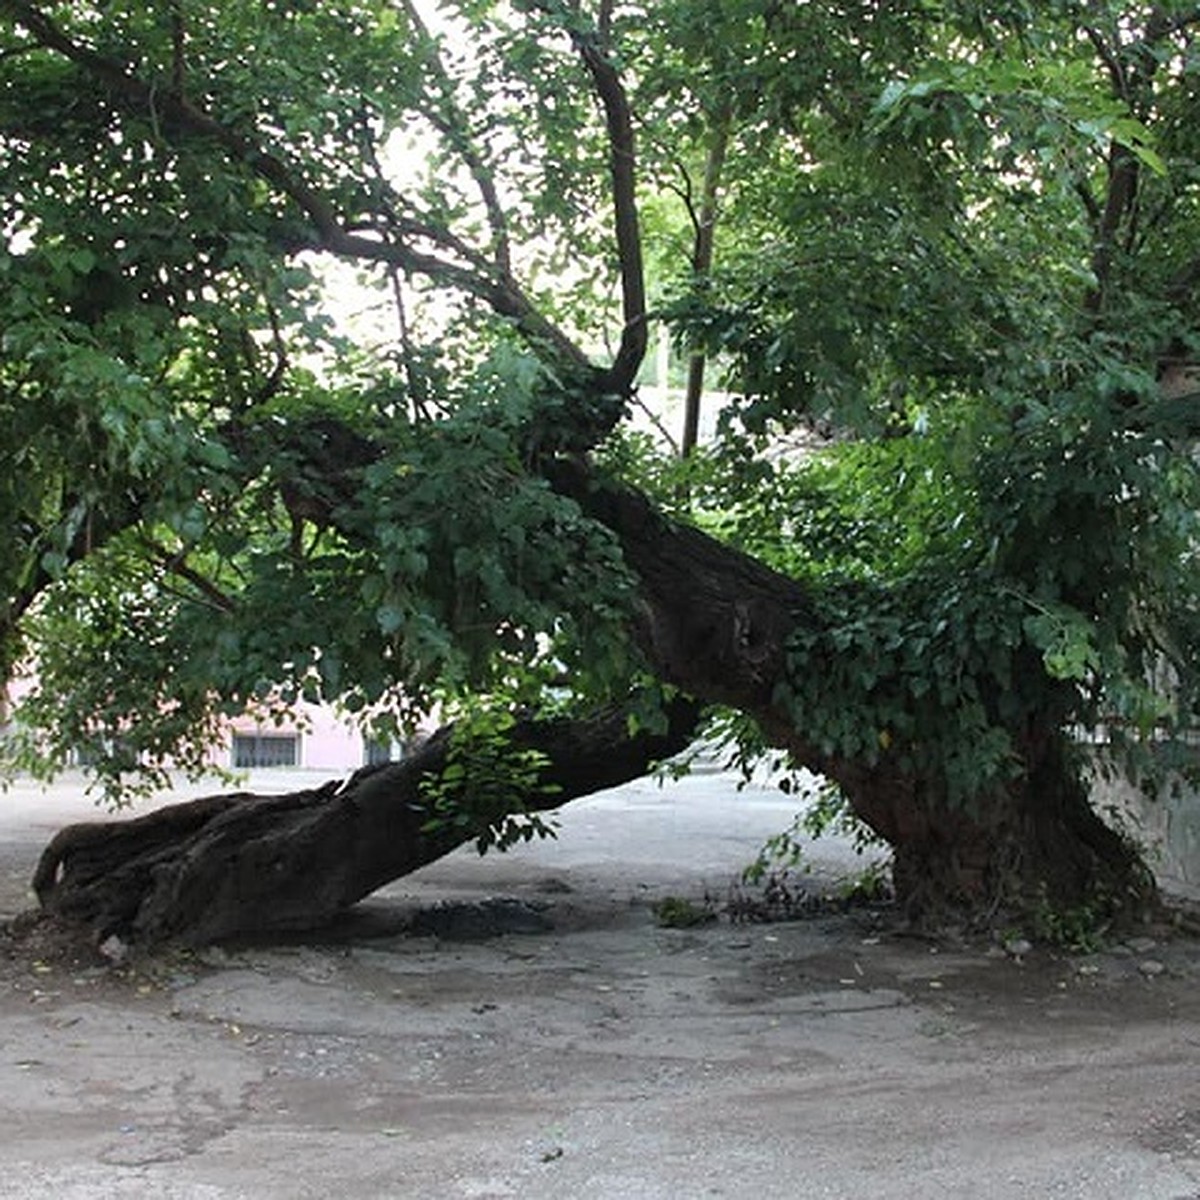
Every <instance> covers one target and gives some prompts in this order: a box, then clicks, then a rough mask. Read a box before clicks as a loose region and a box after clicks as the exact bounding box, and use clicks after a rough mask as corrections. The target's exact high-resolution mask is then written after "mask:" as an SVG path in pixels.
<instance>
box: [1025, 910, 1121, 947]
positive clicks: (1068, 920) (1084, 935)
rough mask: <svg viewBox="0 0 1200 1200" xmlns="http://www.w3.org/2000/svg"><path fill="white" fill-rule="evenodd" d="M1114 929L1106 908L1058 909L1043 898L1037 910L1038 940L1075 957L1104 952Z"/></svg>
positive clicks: (1034, 912) (1034, 919) (1035, 929)
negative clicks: (1068, 952) (1076, 955)
mask: <svg viewBox="0 0 1200 1200" xmlns="http://www.w3.org/2000/svg"><path fill="white" fill-rule="evenodd" d="M1111 929H1112V921H1111V918H1110V917H1109V915H1108V906H1106V905H1093V904H1079V905H1076V906H1075V907H1073V908H1056V907H1055V906H1054V905H1052V904H1051V903H1050V902H1049V901H1048V900H1046V899H1044V898H1043V899H1042V900H1041V901H1040V902H1039V903H1038V905H1037V907H1036V908H1035V909H1034V911H1033V936H1034V938H1035V939H1036V940H1037V941H1039V942H1045V943H1046V944H1048V945H1051V946H1057V947H1058V948H1059V949H1060V950H1067V951H1070V952H1071V953H1072V954H1095V953H1096V952H1097V951H1100V950H1103V949H1104V947H1105V946H1106V945H1107V943H1108V934H1109V932H1110V930H1111Z"/></svg>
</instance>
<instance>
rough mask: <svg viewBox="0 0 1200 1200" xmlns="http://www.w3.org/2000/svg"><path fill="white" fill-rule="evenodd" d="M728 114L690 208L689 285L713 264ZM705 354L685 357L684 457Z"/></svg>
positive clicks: (696, 421) (691, 443) (691, 444)
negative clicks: (696, 201)
mask: <svg viewBox="0 0 1200 1200" xmlns="http://www.w3.org/2000/svg"><path fill="white" fill-rule="evenodd" d="M729 132H730V114H729V111H728V109H727V108H726V109H724V110H722V111H721V112H720V113H718V114H717V117H716V119H715V120H714V122H713V127H712V133H711V137H710V139H709V145H708V158H707V160H706V161H705V164H704V182H703V184H702V186H701V192H700V208H699V210H695V209H693V211H692V225H693V229H694V237H693V241H692V263H691V267H692V284H693V286H697V285H703V283H704V281H705V280H706V279H707V278H708V274H709V272H710V271H711V270H712V265H713V251H714V247H715V244H716V230H717V207H718V204H719V201H720V194H721V174H722V171H723V170H724V167H725V155H726V152H727V151H728V149H729ZM706 366H707V357H706V355H705V354H704V353H703V351H699V350H697V351H693V352H692V354H691V355H690V356H689V358H688V373H687V389H686V390H685V392H684V395H683V439H682V441H681V442H680V445H679V452H680V455H681V456H682V457H683V458H687V457H688V456H689V455H690V454H691V453H692V452H693V451H694V450H695V449H696V445H697V443H698V441H699V438H700V405H701V401H702V399H703V396H704V372H705V368H706Z"/></svg>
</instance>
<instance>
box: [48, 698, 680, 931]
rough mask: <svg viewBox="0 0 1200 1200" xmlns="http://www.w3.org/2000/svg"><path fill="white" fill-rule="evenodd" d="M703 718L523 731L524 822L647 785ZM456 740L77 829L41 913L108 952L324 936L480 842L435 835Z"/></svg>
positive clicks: (443, 831)
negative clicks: (341, 776) (292, 783)
mask: <svg viewBox="0 0 1200 1200" xmlns="http://www.w3.org/2000/svg"><path fill="white" fill-rule="evenodd" d="M697 712H698V710H697V708H696V706H695V705H694V704H692V703H690V702H688V701H683V700H680V701H676V702H675V703H673V704H672V705H670V706H669V707H668V710H667V712H666V713H665V717H666V721H667V725H666V728H665V729H663V730H662V731H661V732H651V731H649V730H644V731H641V732H639V733H636V734H633V735H632V736H631V735H630V734H629V731H628V724H627V712H626V710H624V709H622V708H611V709H607V710H605V711H602V712H599V713H596V714H594V715H592V716H590V717H588V718H586V719H580V720H568V719H555V720H543V721H535V720H526V721H519V722H517V724H516V725H515V726H514V727H513V728H512V729H511V730H510V731H509V734H508V737H509V741H510V743H511V744H512V745H513V746H514V747H515V748H516V749H518V750H534V751H537V752H538V753H539V754H540V755H542V756H544V760H545V762H546V767H545V769H544V770H543V772H542V773H541V778H540V781H539V790H538V792H537V794H536V795H534V796H531V797H529V798H528V800H527V803H526V805H525V808H526V811H536V810H538V809H541V810H546V809H551V808H557V807H560V806H561V805H562V804H564V803H566V802H567V801H569V800H572V799H576V798H578V797H580V796H585V795H588V794H590V793H592V792H596V791H600V790H602V789H604V788H610V787H615V786H617V785H618V784H621V783H626V782H628V781H629V780H631V779H636V778H639V777H640V776H642V775H644V774H646V773H647V771H648V770H649V769H650V768H651V766H652V765H653V764H654V763H655V762H656V761H659V760H661V759H664V758H669V757H670V756H671V755H673V754H676V753H678V752H679V751H681V750H683V749H684V748H686V746H687V745H688V743H689V741H690V740H691V738H692V734H693V730H694V728H695V722H696V717H697ZM452 737H453V727H450V726H448V727H446V728H444V729H442V730H440V731H439V732H438V733H437V734H435V735H434V736H433V737H432V738H430V739H429V740H428V741H427V742H426V743H425V744H424V745H422V746H421V747H420V749H418V750H417V751H416V752H415V753H414V754H413V755H411V756H410V757H408V758H406V759H404V760H402V761H401V762H396V763H388V764H385V765H383V766H381V767H378V768H366V769H363V770H361V771H359V772H357V773H356V774H355V775H353V776H351V778H350V779H348V780H346V781H345V782H341V781H338V780H334V781H332V782H331V783H329V784H326V785H325V786H324V787H321V788H317V789H313V790H308V791H300V792H293V793H291V794H289V795H283V796H256V795H251V794H248V793H244V792H242V793H232V794H229V795H222V796H211V797H208V798H206V799H201V800H193V801H189V802H186V803H182V804H175V805H170V806H168V807H166V808H163V809H159V810H158V811H156V812H152V813H148V814H146V815H145V816H141V817H136V818H133V819H131V820H128V821H124V822H120V823H111V822H86V823H83V824H78V825H71V826H68V827H67V828H65V829H63V830H61V831H60V832H59V833H58V834H57V835H56V836H55V838H54V839H53V840H52V841H51V843H50V844H49V846H47V848H46V850H45V851H44V852H43V854H42V857H41V861H40V862H39V864H38V868H37V872H36V875H35V877H34V887H35V889H36V891H37V894H38V897H39V899H40V901H41V903H42V906H43V908H45V909H47V910H49V911H50V912H52V913H55V914H57V915H59V916H62V917H65V918H67V919H69V920H72V921H77V922H81V923H83V924H84V925H86V926H87V927H88V928H89V929H90V930H91V932H92V933H93V935H94V936H95V937H96V938H97V939H98V940H99V939H103V938H104V937H106V936H107V935H108V934H110V933H116V934H119V935H120V936H122V937H125V938H129V939H132V940H136V941H140V942H145V943H151V942H158V941H163V940H166V939H173V940H178V941H181V942H185V943H193V944H199V943H204V942H211V941H215V940H218V939H220V938H227V937H231V936H233V935H235V934H249V933H263V932H270V931H280V930H296V929H313V928H317V927H319V926H320V925H322V924H324V923H326V922H327V921H329V920H330V918H332V917H333V916H335V915H336V914H337V913H339V912H341V911H343V910H344V909H346V908H348V907H350V906H351V905H352V904H354V903H355V902H357V901H358V900H361V899H362V898H363V897H364V896H367V895H370V893H371V892H373V891H375V890H376V889H377V888H380V887H382V886H383V885H384V884H386V883H388V882H390V881H391V880H393V879H397V878H399V877H400V876H402V875H406V874H408V873H410V872H412V871H415V870H417V869H418V868H420V867H422V866H425V865H426V864H427V863H430V862H433V861H435V860H436V859H438V858H440V857H442V855H444V854H448V853H449V852H450V851H451V850H454V849H455V848H456V847H458V846H459V845H461V844H462V843H463V842H465V841H469V840H472V839H473V838H475V837H476V836H477V835H478V834H479V833H480V832H481V831H482V830H481V828H480V827H479V826H478V825H477V826H474V827H461V826H458V825H455V824H454V823H453V822H441V823H436V824H434V825H432V826H431V818H433V817H435V815H436V814H435V812H434V810H433V808H432V807H431V805H430V803H429V801H428V799H427V797H426V794H425V791H424V790H423V788H422V783H423V781H425V780H428V779H436V778H437V777H438V776H439V774H440V773H441V771H442V769H443V767H444V766H445V765H446V761H447V754H448V752H449V750H450V746H451V739H452Z"/></svg>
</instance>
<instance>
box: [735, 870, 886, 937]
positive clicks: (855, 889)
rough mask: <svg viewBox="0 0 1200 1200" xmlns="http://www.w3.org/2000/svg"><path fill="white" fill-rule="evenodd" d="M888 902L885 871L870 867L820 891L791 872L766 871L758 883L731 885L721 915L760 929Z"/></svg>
mask: <svg viewBox="0 0 1200 1200" xmlns="http://www.w3.org/2000/svg"><path fill="white" fill-rule="evenodd" d="M891 900H892V888H891V883H890V880H889V879H888V874H887V867H886V865H885V864H883V863H873V864H871V866H869V867H867V868H865V869H864V870H862V871H860V872H857V873H856V874H855V875H853V876H851V877H850V878H849V879H846V880H844V881H843V882H842V883H841V884H838V885H835V886H834V887H832V888H829V889H825V890H821V891H814V890H812V889H811V888H808V887H806V886H805V885H804V884H802V883H800V882H799V881H798V880H797V879H796V877H795V875H794V874H793V873H792V872H791V871H788V870H775V871H769V872H767V874H766V875H765V876H763V877H762V878H761V880H760V881H759V882H751V881H745V880H744V881H743V882H742V883H739V884H734V885H733V886H732V887H731V888H730V889H729V898H728V900H727V902H726V905H725V911H726V913H727V914H728V916H729V919H730V920H731V921H732V922H733V923H734V924H760V925H762V924H773V923H775V922H780V921H803V920H806V919H809V918H812V917H821V916H827V915H829V914H831V913H845V912H850V911H852V910H855V909H864V908H866V909H874V908H881V907H884V906H886V905H887V904H889V903H890V902H891Z"/></svg>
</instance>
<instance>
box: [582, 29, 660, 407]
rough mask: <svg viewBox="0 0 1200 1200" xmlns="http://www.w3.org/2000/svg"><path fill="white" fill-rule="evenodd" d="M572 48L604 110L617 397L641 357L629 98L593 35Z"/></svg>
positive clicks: (607, 381)
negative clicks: (615, 293)
mask: <svg viewBox="0 0 1200 1200" xmlns="http://www.w3.org/2000/svg"><path fill="white" fill-rule="evenodd" d="M575 44H576V47H577V48H578V50H579V53H580V55H581V57H582V58H583V61H584V63H585V64H586V65H587V68H588V71H589V72H590V73H591V76H592V83H593V86H594V87H595V89H596V95H597V96H598V97H599V99H600V103H601V104H602V105H603V108H604V119H605V124H606V126H607V129H608V145H609V173H610V176H611V179H612V195H613V207H614V211H615V222H616V227H615V233H616V241H617V258H618V262H619V264H620V271H621V309H622V315H623V318H624V325H623V327H622V330H621V342H620V346H619V347H618V349H617V354H616V358H615V359H614V360H613V364H612V366H611V367H610V368H609V370H608V372H607V373H606V375H605V378H604V386H605V387H606V388H607V389H609V390H611V391H613V392H617V393H620V394H624V393H626V392H628V391H629V389H630V388H631V387H632V386H633V381H634V379H635V377H636V376H637V373H638V369H639V368H640V367H641V365H642V360H643V359H644V358H645V356H646V345H647V338H648V332H647V325H646V282H645V277H644V274H643V261H642V235H641V222H640V220H639V218H638V210H637V183H636V168H637V154H636V149H635V145H634V136H633V118H632V115H631V113H630V109H629V98H628V96H627V95H626V94H625V87H624V84H623V83H622V82H621V76H620V74H619V73H618V71H617V69H616V67H614V66H613V64H612V60H611V59H610V58H609V56H608V54H607V52H606V49H605V47H604V46H603V45H602V43H601V40H600V37H599V36H598V35H591V36H589V35H585V34H576V35H575Z"/></svg>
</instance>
